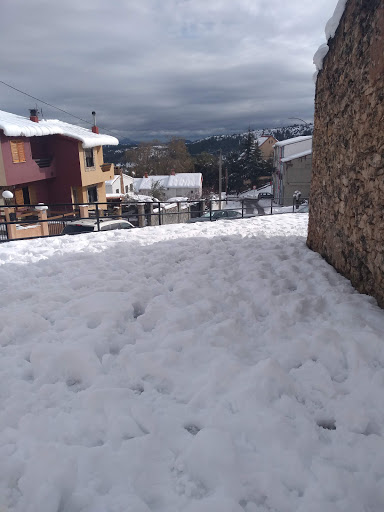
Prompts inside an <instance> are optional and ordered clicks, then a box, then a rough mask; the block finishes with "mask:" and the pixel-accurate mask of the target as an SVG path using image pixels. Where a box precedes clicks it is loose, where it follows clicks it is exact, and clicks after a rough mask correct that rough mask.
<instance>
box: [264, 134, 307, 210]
mask: <svg viewBox="0 0 384 512" xmlns="http://www.w3.org/2000/svg"><path fill="white" fill-rule="evenodd" d="M273 166H274V172H273V174H272V183H273V195H274V198H275V202H277V203H278V204H279V205H281V206H289V205H292V203H293V194H294V193H295V192H296V191H297V190H299V191H300V192H301V197H302V198H308V197H309V189H310V184H311V175H312V136H304V137H294V138H292V139H287V140H283V141H280V142H277V143H276V144H275V145H274V157H273Z"/></svg>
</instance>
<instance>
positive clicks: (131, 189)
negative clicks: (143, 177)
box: [129, 183, 133, 192]
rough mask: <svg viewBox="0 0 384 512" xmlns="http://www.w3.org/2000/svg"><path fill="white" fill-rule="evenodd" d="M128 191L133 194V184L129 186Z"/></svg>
mask: <svg viewBox="0 0 384 512" xmlns="http://www.w3.org/2000/svg"><path fill="white" fill-rule="evenodd" d="M129 190H130V191H131V192H133V184H132V183H131V184H130V185H129Z"/></svg>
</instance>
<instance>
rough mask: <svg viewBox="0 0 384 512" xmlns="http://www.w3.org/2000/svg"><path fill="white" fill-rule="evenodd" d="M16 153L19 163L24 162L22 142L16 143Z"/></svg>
mask: <svg viewBox="0 0 384 512" xmlns="http://www.w3.org/2000/svg"><path fill="white" fill-rule="evenodd" d="M17 151H18V153H19V162H25V150H24V142H23V141H17Z"/></svg>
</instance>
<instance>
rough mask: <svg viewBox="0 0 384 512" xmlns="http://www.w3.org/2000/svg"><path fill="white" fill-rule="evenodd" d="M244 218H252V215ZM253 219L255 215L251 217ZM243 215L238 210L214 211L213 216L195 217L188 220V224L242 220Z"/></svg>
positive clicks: (207, 213)
mask: <svg viewBox="0 0 384 512" xmlns="http://www.w3.org/2000/svg"><path fill="white" fill-rule="evenodd" d="M244 217H250V215H244ZM251 217H253V215H251ZM241 218H242V215H241V213H240V212H237V211H236V210H213V211H212V215H211V214H210V212H206V213H204V214H203V215H202V216H201V217H195V218H193V219H189V220H187V222H205V221H210V220H220V219H227V220H229V219H241Z"/></svg>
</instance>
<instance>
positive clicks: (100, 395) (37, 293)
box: [0, 214, 384, 512]
mask: <svg viewBox="0 0 384 512" xmlns="http://www.w3.org/2000/svg"><path fill="white" fill-rule="evenodd" d="M306 224H307V215H306V214H301V215H291V214H287V215H276V216H265V217H256V218H253V219H249V220H235V221H218V222H214V223H196V224H190V225H185V224H184V225H182V224H179V225H172V226H161V227H148V228H143V229H137V230H132V231H129V232H126V231H121V232H117V231H111V232H105V233H93V234H88V235H81V236H77V237H69V236H67V237H57V238H53V239H40V240H32V241H19V242H12V243H7V244H2V245H1V246H0V273H1V282H2V284H3V293H2V294H1V298H0V300H1V310H0V320H1V322H0V326H1V331H0V353H1V357H0V404H1V407H0V432H1V435H0V510H1V511H8V512H149V511H150V512H179V511H180V512H181V511H183V512H184V511H185V512H325V511H326V512H341V511H342V512H347V511H348V512H363V511H365V512H379V511H382V510H384V457H383V453H384V440H383V435H384V342H383V337H384V336H383V334H384V312H383V311H382V310H380V309H379V308H378V307H377V306H376V305H375V301H374V300H373V299H372V298H369V297H367V296H364V295H360V294H358V293H357V292H355V291H354V289H353V288H352V287H351V285H350V283H349V282H348V281H347V280H346V279H344V278H343V277H341V276H340V275H338V274H337V273H336V272H335V271H334V270H333V269H332V268H331V267H330V266H329V265H328V264H327V263H326V262H325V261H323V260H322V259H321V258H320V256H319V255H318V254H315V253H313V252H311V251H310V250H308V249H307V247H306V246H305V235H306Z"/></svg>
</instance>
